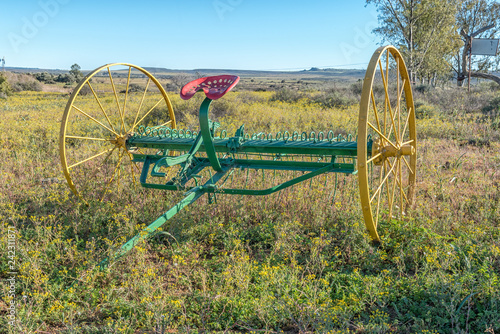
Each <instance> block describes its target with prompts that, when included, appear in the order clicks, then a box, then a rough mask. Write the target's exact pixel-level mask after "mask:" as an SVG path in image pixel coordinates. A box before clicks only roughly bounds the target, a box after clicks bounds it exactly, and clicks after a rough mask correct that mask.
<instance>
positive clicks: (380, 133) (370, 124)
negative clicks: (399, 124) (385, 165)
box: [367, 122, 398, 150]
mask: <svg viewBox="0 0 500 334" xmlns="http://www.w3.org/2000/svg"><path fill="white" fill-rule="evenodd" d="M367 123H368V125H369V126H370V127H371V128H372V129H373V131H375V132H376V133H378V135H379V136H380V137H382V138H383V139H384V140H386V141H387V142H388V143H389V144H390V145H391V146H392V147H394V148H395V149H396V150H397V149H398V148H397V146H396V145H394V144H393V143H392V142H391V141H390V140H389V139H388V138H387V137H386V136H384V135H383V134H382V132H380V131H379V130H377V129H376V128H375V127H374V126H373V124H372V123H370V122H367Z"/></svg>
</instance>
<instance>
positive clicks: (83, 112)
mask: <svg viewBox="0 0 500 334" xmlns="http://www.w3.org/2000/svg"><path fill="white" fill-rule="evenodd" d="M72 107H73V108H75V109H76V110H78V111H79V112H81V113H82V114H83V115H85V116H87V117H88V118H90V119H91V120H93V121H94V122H96V123H97V124H99V125H100V126H102V127H103V128H105V129H106V130H108V131H109V132H112V133H114V134H115V135H117V136H118V133H116V132H115V131H114V130H113V129H110V128H108V127H107V126H106V125H104V124H102V123H101V122H99V121H98V120H96V119H95V118H94V117H92V116H90V115H89V114H87V113H86V112H85V111H83V110H81V109H80V108H78V107H76V106H75V105H72Z"/></svg>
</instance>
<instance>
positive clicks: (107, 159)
mask: <svg viewBox="0 0 500 334" xmlns="http://www.w3.org/2000/svg"><path fill="white" fill-rule="evenodd" d="M120 68H125V78H126V79H124V80H119V79H120V78H118V76H117V75H116V74H113V71H115V70H117V69H120ZM103 71H104V72H105V73H107V74H108V78H107V79H106V77H105V76H99V75H98V74H99V73H102V72H103ZM132 72H133V73H132ZM103 75H105V74H103ZM122 78H123V76H122ZM136 78H139V79H137V80H140V79H142V80H143V81H146V85H145V87H141V88H143V89H144V91H142V92H141V91H138V92H136V93H137V94H135V92H132V88H131V87H134V86H133V85H134V83H133V81H136ZM93 80H97V83H94V82H93ZM99 80H104V82H103V84H102V86H103V87H104V88H103V91H100V90H99V89H98V88H99V86H98V85H99ZM106 80H109V82H108V83H106ZM122 82H123V83H122ZM123 86H125V89H124V90H123V91H120V90H119V88H120V87H122V88H123ZM85 89H86V91H87V93H86V94H88V95H90V100H91V101H93V102H89V101H86V102H85V103H93V105H92V108H89V107H87V108H88V109H84V108H81V106H80V107H79V103H82V104H83V102H84V101H85V97H84V96H85V94H83V92H84V90H85ZM153 96H154V97H157V98H158V100H157V103H156V104H155V103H152V102H151V101H149V99H150V98H151V97H153ZM148 98H149V99H148ZM110 99H111V100H110ZM132 101H134V102H132ZM151 104H153V105H154V106H153V108H151ZM112 105H115V106H114V107H112ZM137 105H139V108H135V109H134V107H137ZM113 108H114V109H113ZM161 108H165V110H166V112H165V113H164V114H165V115H162V116H160V117H164V119H165V120H168V121H165V122H163V121H162V122H163V123H164V124H156V125H165V126H169V127H171V128H176V122H175V115H174V113H173V108H172V104H171V102H170V99H169V98H168V95H167V93H166V92H165V90H164V88H163V87H162V85H161V83H160V82H159V81H158V80H157V79H156V78H155V77H154V76H153V75H152V74H151V73H149V72H148V71H146V70H144V69H143V68H140V67H138V66H135V65H132V64H127V63H112V64H107V65H104V66H101V67H99V68H97V69H95V70H94V71H92V72H91V73H89V74H88V75H87V76H86V77H85V78H84V79H83V80H82V81H81V82H80V83H79V84H78V85H77V86H76V87H75V89H74V90H73V93H72V94H71V96H70V98H69V100H68V103H67V104H66V108H65V111H64V114H63V118H62V122H61V129H60V135H59V151H60V158H61V165H62V170H63V173H64V176H65V178H66V180H67V184H68V186H69V188H70V189H71V191H72V193H73V194H74V195H76V196H78V197H79V198H80V199H82V200H83V201H84V202H87V201H86V199H85V198H84V197H85V193H84V191H83V190H84V189H79V188H82V186H81V184H82V183H83V184H88V183H89V181H91V178H92V177H97V179H98V176H97V175H98V174H101V172H100V171H101V170H103V169H106V170H107V171H111V169H110V168H109V166H108V165H109V164H110V163H113V165H114V170H113V172H112V175H111V177H110V178H109V179H107V180H98V182H99V184H100V185H104V187H105V188H104V189H103V191H102V196H99V199H100V200H103V199H104V198H105V197H106V195H107V193H108V192H109V191H112V190H113V186H112V185H113V183H120V181H123V182H126V180H128V181H132V183H133V184H136V183H137V181H138V180H137V178H136V175H137V174H138V173H139V172H140V169H139V167H138V166H137V164H136V163H135V162H132V154H131V152H130V150H129V148H128V147H127V143H126V142H127V138H128V137H130V136H131V135H132V134H134V133H136V132H137V129H138V128H139V127H140V126H141V125H147V124H146V122H150V119H151V118H152V116H153V115H154V113H155V112H156V113H158V111H159V110H161ZM78 121H80V122H81V123H82V125H81V128H79V125H78ZM83 123H84V124H83ZM89 124H91V125H89ZM83 127H85V128H84V129H83ZM96 129H99V130H96ZM72 132H77V134H75V133H72ZM89 132H91V133H89ZM95 133H97V135H95ZM75 142H76V143H78V145H79V146H81V145H84V146H85V147H87V145H88V146H89V147H91V148H90V149H89V150H91V151H92V150H94V147H99V146H101V148H103V149H102V150H94V151H95V152H92V153H93V154H91V155H90V156H88V157H87V158H84V159H80V160H79V158H75V156H77V155H78V153H75V152H78V150H76V149H74V148H72V145H73V146H74V145H76V144H75ZM84 143H85V144H84ZM89 143H90V144H89ZM96 143H99V144H96ZM101 144H102V145H101ZM116 158H117V159H116ZM86 159H87V160H86ZM98 161H100V162H101V163H99V164H97V162H98ZM89 164H95V168H94V171H95V173H90V174H88V173H83V172H81V171H80V172H78V168H79V167H80V166H82V167H85V170H86V171H88V170H89V169H90V170H92V167H88V166H86V165H89ZM125 164H127V167H126V168H124V167H125ZM112 168H113V167H112ZM82 169H83V168H82ZM121 174H125V175H124V176H123V179H122V175H121ZM82 177H83V178H86V179H87V180H82ZM128 181H127V182H128Z"/></svg>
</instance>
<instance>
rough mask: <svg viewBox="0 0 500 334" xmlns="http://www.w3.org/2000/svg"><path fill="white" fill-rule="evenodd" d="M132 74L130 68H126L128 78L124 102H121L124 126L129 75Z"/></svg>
mask: <svg viewBox="0 0 500 334" xmlns="http://www.w3.org/2000/svg"><path fill="white" fill-rule="evenodd" d="M131 72H132V66H129V68H128V77H127V88H125V101H124V102H123V109H122V111H123V118H124V119H123V122H124V124H125V110H126V109H127V98H128V88H129V86H130V73H131Z"/></svg>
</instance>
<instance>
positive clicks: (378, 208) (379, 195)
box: [370, 162, 385, 227]
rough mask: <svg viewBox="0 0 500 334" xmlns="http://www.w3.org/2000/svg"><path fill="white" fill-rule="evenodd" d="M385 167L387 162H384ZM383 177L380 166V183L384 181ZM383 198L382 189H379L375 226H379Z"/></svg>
mask: <svg viewBox="0 0 500 334" xmlns="http://www.w3.org/2000/svg"><path fill="white" fill-rule="evenodd" d="M384 167H385V162H384ZM384 169H385V168H384ZM382 177H383V174H382V168H380V173H379V178H378V182H379V184H381V183H382ZM381 198H382V191H379V192H378V196H377V211H376V214H375V227H377V226H378V218H379V213H380V199H381ZM370 203H371V202H370Z"/></svg>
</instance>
